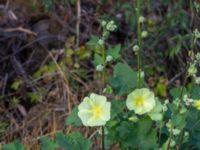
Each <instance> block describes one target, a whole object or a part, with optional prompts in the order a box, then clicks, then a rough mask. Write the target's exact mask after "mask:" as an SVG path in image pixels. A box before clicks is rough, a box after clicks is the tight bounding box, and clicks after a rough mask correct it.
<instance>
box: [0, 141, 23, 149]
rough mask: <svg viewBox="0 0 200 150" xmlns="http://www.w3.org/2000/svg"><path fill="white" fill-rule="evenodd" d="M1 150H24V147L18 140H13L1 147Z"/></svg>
mask: <svg viewBox="0 0 200 150" xmlns="http://www.w3.org/2000/svg"><path fill="white" fill-rule="evenodd" d="M3 150H25V147H24V146H23V145H22V143H21V142H20V141H19V140H15V141H14V142H12V143H9V144H5V145H3Z"/></svg>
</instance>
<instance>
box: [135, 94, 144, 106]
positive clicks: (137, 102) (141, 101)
mask: <svg viewBox="0 0 200 150" xmlns="http://www.w3.org/2000/svg"><path fill="white" fill-rule="evenodd" d="M135 105H136V106H138V107H140V106H143V105H144V97H143V96H138V97H136V98H135Z"/></svg>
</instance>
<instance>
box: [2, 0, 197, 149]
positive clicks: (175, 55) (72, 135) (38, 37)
mask: <svg viewBox="0 0 200 150" xmlns="http://www.w3.org/2000/svg"><path fill="white" fill-rule="evenodd" d="M136 8H137V2H136V0H59V1H58V0H12V1H6V0H2V1H0V143H1V145H2V147H4V149H6V150H15V149H16V150H23V149H25V147H26V148H27V149H33V150H37V149H40V148H41V149H46V150H47V149H48V150H51V149H52V150H53V149H55V148H58V147H62V148H66V149H72V150H79V149H82V150H87V149H98V148H99V145H101V144H100V141H101V138H100V137H101V134H100V133H98V130H97V128H92V129H91V128H90V129H89V128H85V127H83V126H81V121H80V119H79V118H78V117H77V111H78V108H77V105H78V104H79V103H80V102H81V101H82V100H83V98H84V97H85V96H86V95H88V94H89V93H91V92H96V93H102V89H104V86H105V87H106V90H105V91H106V95H107V97H108V98H110V99H112V100H116V102H113V104H112V106H113V108H112V110H111V111H112V115H113V116H112V119H113V118H114V117H116V116H117V115H118V114H120V113H121V112H122V111H123V110H124V109H125V104H124V103H123V102H122V101H120V100H121V99H124V100H125V99H126V95H127V94H129V93H130V92H131V91H132V90H133V89H134V88H136V86H137V69H138V68H137V55H136V54H135V53H134V51H133V46H134V45H136V44H137V42H138V24H137V12H136ZM199 11H200V2H199V1H198V0H141V16H144V17H145V19H146V21H145V23H144V24H141V30H142V31H147V32H148V36H147V37H145V38H142V43H141V47H140V48H141V55H140V56H141V68H142V71H144V73H145V75H144V79H143V81H142V83H143V84H144V85H145V86H147V87H149V88H150V89H151V90H152V91H154V93H155V94H156V96H157V97H159V99H160V101H161V102H162V103H164V101H165V100H166V99H169V101H170V102H172V101H173V100H174V99H176V98H177V97H179V96H180V95H182V92H181V91H183V92H185V94H186V93H187V94H188V95H190V96H191V97H192V98H193V99H200V94H199V90H200V87H199V85H197V84H194V82H195V80H194V79H193V77H191V76H190V77H188V76H187V68H188V65H189V64H190V62H193V60H194V58H195V57H196V56H195V55H196V53H197V52H199V47H200V43H199V41H198V38H200V36H199V34H200V33H199V32H198V31H197V30H196V32H194V31H195V29H198V28H199V25H200V24H199V23H200V21H199V20H200V16H199ZM103 20H104V21H106V22H109V21H111V20H113V21H114V22H115V24H116V26H117V29H116V30H114V32H110V33H109V36H108V37H107V39H106V40H105V41H104V43H103V46H101V44H99V43H98V42H99V40H100V39H101V38H102V33H104V31H103V27H102V25H101V23H102V21H103ZM102 51H106V55H110V56H112V58H113V60H112V61H111V62H109V63H108V64H107V66H106V72H105V74H104V80H105V81H106V82H105V83H104V82H103V81H102V80H101V73H100V72H99V71H98V69H97V68H96V67H97V66H98V65H99V64H102V63H103V62H102V61H103V60H102V58H101V55H102ZM197 69H198V68H197ZM196 74H197V76H198V74H199V72H198V71H197V73H196ZM186 76H187V77H186ZM183 88H184V89H183ZM181 89H183V90H181ZM180 92H181V93H180ZM113 93H114V94H113ZM170 107H176V106H174V105H173V104H172V106H170ZM173 109H175V108H173ZM171 113H173V112H171ZM174 113H175V112H174ZM70 114H71V115H70ZM127 115H128V114H127ZM170 115H171V114H166V118H168V119H169V118H170ZM199 116H200V113H198V112H196V111H194V110H193V109H192V110H191V111H190V112H189V115H188V117H187V119H186V117H185V116H184V115H183V116H181V117H183V118H184V119H183V118H181V117H180V116H178V117H179V118H174V120H176V121H174V122H176V123H177V124H175V126H177V127H180V128H182V127H181V125H184V130H187V131H189V134H190V136H189V139H190V140H189V142H186V143H184V142H183V140H182V141H181V142H183V143H184V144H185V145H186V147H190V148H191V149H200V135H199V134H200V132H199ZM117 117H118V116H117ZM120 117H122V116H120ZM171 119H172V120H173V118H171ZM122 120H123V119H122ZM177 120H178V121H177ZM183 120H184V121H185V120H187V123H186V122H184V123H183V122H181V121H183ZM109 123H110V124H109V125H108V129H109V130H110V132H111V134H109V136H110V137H109V138H108V139H112V140H110V141H109V140H107V143H106V145H107V147H109V149H115V150H116V149H120V148H121V149H123V148H124V149H126V148H127V147H128V148H130V144H132V143H133V142H135V144H136V147H132V149H137V148H138V147H139V149H150V148H154V147H156V146H155V145H156V144H157V141H158V140H157V139H155V138H154V137H155V136H156V135H157V134H158V133H157V129H158V128H155V130H153V131H151V133H149V132H148V131H149V130H148V128H151V127H152V126H156V125H155V123H154V122H153V121H152V120H150V119H148V118H142V119H141V121H140V122H138V123H137V124H136V125H135V124H134V126H136V127H138V128H139V129H138V128H135V129H134V128H132V126H131V125H130V124H128V123H127V122H126V120H124V121H123V122H122V123H121V124H122V125H121V126H115V127H116V128H114V127H113V126H112V123H113V124H114V123H115V122H112V121H111V122H109ZM145 124H148V125H149V126H148V127H146V126H145ZM136 129H137V130H136ZM115 131H119V132H115ZM120 131H121V132H120ZM122 131H123V132H122ZM130 131H131V132H132V131H134V133H135V134H134V137H132V139H134V140H132V141H128V139H131V138H130V137H131V135H128V134H129V132H130ZM146 134H147V135H149V136H146ZM126 135H128V136H126ZM136 135H137V136H136ZM168 136H169V133H168V132H167V129H166V128H164V129H163V131H162V138H161V139H160V140H161V141H159V142H161V143H162V144H163V143H165V141H166V140H167V137H168ZM116 137H117V138H118V139H115V138H116ZM135 137H137V138H138V141H137V140H136V139H135ZM153 140H154V141H153ZM91 141H92V142H91ZM113 141H114V142H116V141H117V142H120V141H127V143H121V145H120V144H115V143H114V142H113ZM140 141H143V142H144V143H140ZM145 141H146V142H145ZM129 142H130V143H129ZM6 143H7V144H6ZM8 143H9V144H8ZM22 143H23V144H22ZM94 143H96V144H94ZM137 143H139V146H138V145H137ZM4 144H6V145H4ZM180 144H182V143H179V145H180ZM3 145H4V146H3ZM141 145H143V146H144V147H140V146H141ZM185 145H184V146H185ZM179 148H180V147H179ZM0 149H1V148H0Z"/></svg>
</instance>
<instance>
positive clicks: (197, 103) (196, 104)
mask: <svg viewBox="0 0 200 150" xmlns="http://www.w3.org/2000/svg"><path fill="white" fill-rule="evenodd" d="M193 106H194V107H196V109H198V110H200V100H196V101H194V103H193Z"/></svg>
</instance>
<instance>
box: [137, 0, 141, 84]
mask: <svg viewBox="0 0 200 150" xmlns="http://www.w3.org/2000/svg"><path fill="white" fill-rule="evenodd" d="M140 10H141V4H140V0H137V9H136V11H137V38H138V47H139V49H138V54H137V65H138V83H137V84H138V87H139V88H140V87H141V61H140V53H141V23H140Z"/></svg>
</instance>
